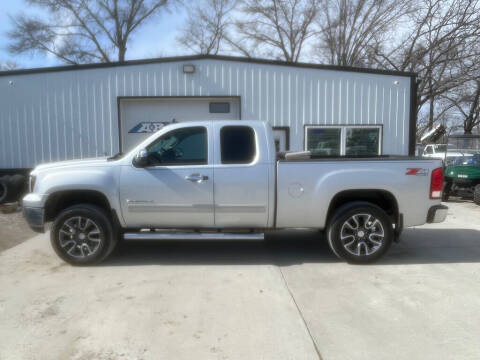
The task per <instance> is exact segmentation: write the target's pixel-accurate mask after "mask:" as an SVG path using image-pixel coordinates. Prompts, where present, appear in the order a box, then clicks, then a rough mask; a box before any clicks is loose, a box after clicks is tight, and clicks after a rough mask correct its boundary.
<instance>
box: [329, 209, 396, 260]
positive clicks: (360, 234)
mask: <svg viewBox="0 0 480 360" xmlns="http://www.w3.org/2000/svg"><path fill="white" fill-rule="evenodd" d="M368 216H370V218H369V217H368ZM372 218H373V219H374V220H373V222H372V220H371V219H372ZM367 221H369V222H367ZM348 224H350V226H348ZM355 226H356V229H355ZM342 236H343V240H342ZM394 237H395V235H394V232H393V225H392V220H391V219H390V217H389V216H388V215H387V214H386V213H385V211H384V210H383V209H381V208H380V207H378V206H376V205H374V204H371V203H368V202H352V203H348V204H346V205H344V206H342V207H340V208H339V209H338V210H337V211H336V212H335V214H334V216H333V217H332V220H331V221H330V223H329V225H328V228H327V239H328V244H329V245H330V248H331V249H332V251H333V253H334V254H335V255H337V256H338V257H339V258H340V259H343V260H346V261H348V262H349V263H354V264H366V263H371V262H374V261H376V260H378V259H379V258H380V257H382V256H383V255H384V254H385V253H386V252H387V250H388V249H389V248H390V246H391V244H392V241H393V239H394Z"/></svg>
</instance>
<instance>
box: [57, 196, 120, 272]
mask: <svg viewBox="0 0 480 360" xmlns="http://www.w3.org/2000/svg"><path fill="white" fill-rule="evenodd" d="M50 240H51V243H52V246H53V249H54V250H55V252H56V253H57V255H58V256H60V257H61V258H62V259H63V260H65V261H66V262H68V263H70V264H72V265H91V264H95V263H98V262H100V261H102V260H103V259H104V258H105V257H107V256H108V255H109V253H110V252H111V251H112V250H113V247H114V245H115V244H116V237H115V234H114V231H113V228H112V223H111V221H110V219H109V217H108V215H107V213H106V212H105V211H104V210H103V209H101V208H100V207H97V206H94V205H90V204H79V205H74V206H71V207H69V208H67V209H65V210H63V211H62V212H61V213H60V214H59V215H58V216H57V218H56V219H55V221H54V223H53V226H52V229H51V233H50Z"/></svg>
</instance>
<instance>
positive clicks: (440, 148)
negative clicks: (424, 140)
mask: <svg viewBox="0 0 480 360" xmlns="http://www.w3.org/2000/svg"><path fill="white" fill-rule="evenodd" d="M445 151H447V145H445V144H442V145H435V152H437V153H438V152H445Z"/></svg>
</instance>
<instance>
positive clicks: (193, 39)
mask: <svg viewBox="0 0 480 360" xmlns="http://www.w3.org/2000/svg"><path fill="white" fill-rule="evenodd" d="M236 2H237V0H203V1H201V2H199V3H197V4H196V5H195V6H191V7H189V8H188V18H187V21H186V23H185V26H184V28H183V29H182V32H181V34H180V36H179V37H178V38H177V41H178V42H179V43H180V44H182V45H183V46H184V47H186V48H188V49H190V50H193V52H195V53H199V54H215V55H216V54H218V52H219V51H220V50H221V48H222V45H224V44H225V43H228V42H229V39H230V36H229V34H228V28H229V27H230V26H231V25H232V18H231V16H230V15H231V13H232V11H233V10H234V8H235V5H236Z"/></svg>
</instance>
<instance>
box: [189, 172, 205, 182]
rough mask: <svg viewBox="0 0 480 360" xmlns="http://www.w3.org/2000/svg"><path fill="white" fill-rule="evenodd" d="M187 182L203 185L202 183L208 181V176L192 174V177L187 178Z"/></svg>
mask: <svg viewBox="0 0 480 360" xmlns="http://www.w3.org/2000/svg"><path fill="white" fill-rule="evenodd" d="M185 180H188V181H191V182H196V183H201V182H202V181H206V180H208V176H205V175H200V174H191V175H187V176H185Z"/></svg>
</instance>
